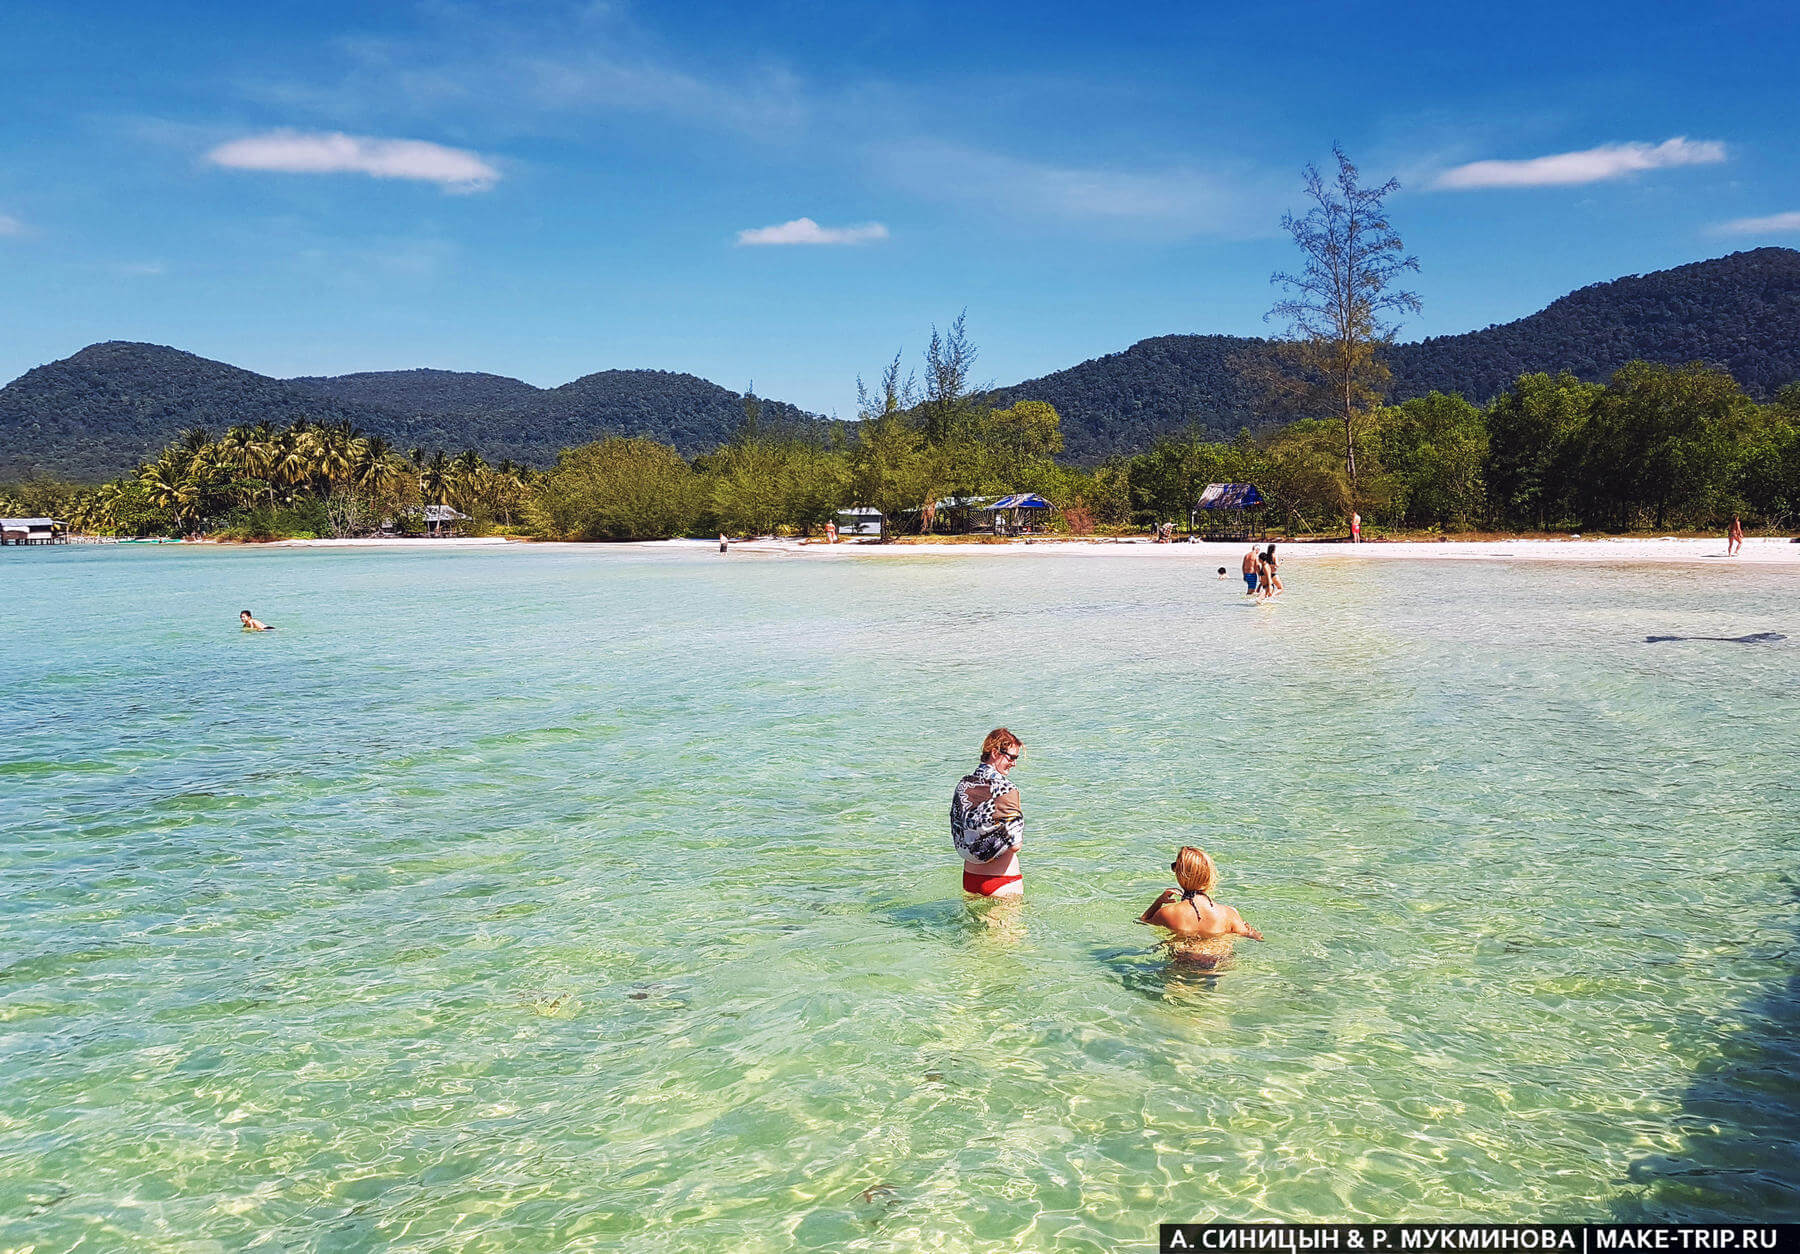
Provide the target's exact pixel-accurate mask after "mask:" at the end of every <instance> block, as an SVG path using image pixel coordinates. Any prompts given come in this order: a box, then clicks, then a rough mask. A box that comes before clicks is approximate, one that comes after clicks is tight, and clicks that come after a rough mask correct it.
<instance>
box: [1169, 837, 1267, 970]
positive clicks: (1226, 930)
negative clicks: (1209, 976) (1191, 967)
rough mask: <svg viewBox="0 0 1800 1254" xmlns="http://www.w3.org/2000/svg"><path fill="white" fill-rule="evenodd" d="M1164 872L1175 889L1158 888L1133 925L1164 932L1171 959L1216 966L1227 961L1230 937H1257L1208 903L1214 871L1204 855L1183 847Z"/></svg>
mask: <svg viewBox="0 0 1800 1254" xmlns="http://www.w3.org/2000/svg"><path fill="white" fill-rule="evenodd" d="M1169 869H1170V870H1171V871H1173V872H1175V882H1176V883H1177V884H1179V885H1180V886H1181V887H1179V888H1165V889H1163V890H1162V893H1161V894H1160V895H1159V896H1158V897H1157V898H1156V900H1155V901H1153V902H1151V903H1150V908H1149V909H1148V910H1146V911H1144V913H1143V914H1141V915H1139V916H1138V922H1139V923H1147V924H1149V925H1150V926H1152V927H1165V928H1168V929H1169V932H1170V934H1171V935H1170V940H1169V948H1170V949H1171V950H1172V951H1173V952H1174V954H1175V956H1176V957H1178V958H1185V959H1188V960H1189V961H1192V962H1199V963H1202V964H1204V965H1206V966H1217V965H1218V964H1219V963H1221V962H1223V961H1224V960H1225V959H1227V958H1229V957H1230V956H1231V945H1232V937H1234V936H1248V937H1249V938H1250V939H1251V940H1256V941H1259V940H1261V939H1262V938H1263V936H1262V933H1261V932H1259V931H1257V930H1256V929H1255V928H1253V927H1251V926H1250V925H1249V924H1248V923H1246V922H1244V917H1243V916H1242V915H1240V914H1239V913H1238V912H1237V911H1236V910H1233V909H1232V908H1231V907H1230V906H1221V905H1219V904H1218V903H1217V902H1215V901H1214V900H1213V899H1212V897H1211V895H1210V894H1211V893H1212V890H1213V886H1214V885H1215V884H1217V883H1218V879H1219V868H1218V866H1217V865H1215V864H1214V862H1213V860H1212V859H1211V858H1209V857H1207V856H1206V851H1205V850H1203V849H1196V848H1195V847H1194V846H1192V845H1183V846H1182V847H1181V851H1180V852H1179V853H1177V854H1176V855H1175V861H1173V862H1171V863H1170V864H1169Z"/></svg>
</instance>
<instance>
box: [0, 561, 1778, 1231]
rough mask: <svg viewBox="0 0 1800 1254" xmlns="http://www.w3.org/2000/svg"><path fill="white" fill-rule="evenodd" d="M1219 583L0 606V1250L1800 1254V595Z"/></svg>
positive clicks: (650, 568)
mask: <svg viewBox="0 0 1800 1254" xmlns="http://www.w3.org/2000/svg"><path fill="white" fill-rule="evenodd" d="M1214 565H1216V563H1214V562H1210V561H1198V560H1196V561H1177V560H1163V559H1161V558H1159V559H1155V560H1152V559H1148V558H1135V559H1133V558H1117V559H1114V558H1074V557H1062V556H1053V555H1042V554H1033V555H1030V556H1023V555H1020V556H1016V557H1012V558H1006V559H999V560H996V559H994V558H991V557H986V556H980V557H967V558H960V557H959V558H931V559H919V558H896V559H890V558H886V557H878V558H872V559H853V560H817V561H815V560H806V559H798V558H783V557H776V556H767V557H759V556H755V555H751V554H747V553H734V554H733V555H731V556H730V557H728V558H724V559H721V558H719V557H718V555H716V554H712V553H705V552H692V551H682V552H673V551H658V550H643V549H639V550H629V549H608V548H561V547H536V548H530V549H525V548H509V549H506V550H504V551H493V550H489V551H480V550H466V551H455V552H452V551H438V552H427V553H421V552H412V551H408V552H391V551H390V552H369V551H356V552H346V551H319V550H285V551H275V550H263V551H207V550H191V549H159V550H154V551H136V552H133V551H127V550H102V549H66V550H56V551H50V550H27V551H23V552H13V551H8V553H7V554H6V555H5V556H4V557H0V586H3V587H4V590H5V605H6V610H5V614H4V626H3V627H0V632H3V633H4V636H3V640H4V647H3V648H0V1248H3V1249H8V1250H11V1249H31V1250H34V1251H48V1250H66V1249H74V1248H82V1249H123V1248H139V1249H168V1250H184V1251H185V1250H205V1249H237V1248H267V1249H282V1250H292V1249H316V1250H365V1249H367V1250H374V1249H384V1248H405V1249H412V1250H439V1249H442V1250H449V1249H456V1250H479V1249H492V1250H520V1249H561V1248H578V1249H579V1248H594V1249H598V1248H617V1247H624V1248H629V1249H635V1250H671V1251H673V1250H692V1249H702V1248H730V1249H734V1250H778V1249H791V1248H822V1249H852V1250H915V1249H944V1250H959V1249H990V1248H1010V1249H1022V1250H1064V1249H1067V1250H1076V1249H1095V1250H1100V1249H1112V1248H1121V1247H1135V1248H1141V1247H1143V1246H1144V1245H1145V1244H1146V1243H1148V1242H1149V1241H1151V1240H1153V1239H1154V1233H1155V1224H1156V1223H1157V1221H1159V1220H1164V1219H1211V1218H1223V1219H1240V1220H1250V1219H1269V1218H1280V1219H1291V1220H1310V1219H1367V1218H1375V1219H1414V1220H1425V1219H1476V1218H1480V1219H1495V1220H1535V1219H1567V1220H1582V1219H1607V1218H1613V1217H1625V1218H1635V1217H1652V1218H1660V1217H1682V1218H1696V1217H1732V1218H1758V1219H1788V1220H1794V1219H1800V1201H1797V1200H1796V1197H1797V1192H1796V1190H1800V1081H1797V1080H1796V1075H1797V1074H1800V1045H1797V1044H1796V1040H1797V1036H1800V1033H1797V1030H1796V1029H1797V1028H1800V982H1796V980H1795V974H1794V972H1795V962H1794V959H1795V955H1796V952H1797V950H1800V945H1797V943H1796V930H1797V929H1800V909H1797V907H1796V894H1797V892H1800V874H1797V869H1796V854H1797V853H1800V818H1797V815H1800V752H1796V744H1795V741H1796V735H1795V733H1796V728H1797V727H1800V718H1797V717H1796V715H1797V714H1800V623H1796V621H1795V616H1794V607H1795V606H1796V604H1800V570H1783V569H1779V568H1769V567H1764V568H1760V569H1730V568H1720V567H1719V566H1717V565H1709V566H1708V567H1706V568H1704V569H1687V568H1649V567H1640V568H1624V569H1611V570H1604V569H1588V568H1557V567H1554V566H1548V565H1510V564H1505V563H1452V562H1443V563H1437V562H1414V563H1400V562H1395V563H1374V562H1370V563H1361V562H1354V561H1338V562H1329V561H1325V560H1322V559H1320V560H1315V559H1312V558H1310V557H1309V556H1308V555H1307V554H1305V553H1303V552H1296V553H1295V554H1294V555H1293V557H1292V558H1291V559H1290V560H1289V562H1288V563H1287V564H1285V565H1284V568H1283V574H1284V577H1285V578H1286V580H1287V583H1288V587H1289V589H1290V591H1289V592H1288V594H1287V595H1286V596H1285V597H1284V598H1283V599H1282V600H1281V601H1280V602H1278V603H1276V604H1273V605H1270V606H1267V607H1254V606H1248V605H1245V604H1242V602H1243V597H1242V595H1241V585H1240V584H1239V583H1238V582H1237V581H1236V580H1235V579H1233V580H1231V581H1229V582H1225V583H1221V582H1219V581H1217V580H1215V579H1214V578H1213V577H1212V575H1211V573H1210V572H1211V570H1212V568H1213V566H1214ZM244 607H248V608H251V609H253V610H254V611H255V612H256V613H257V615H258V616H259V617H261V618H263V619H265V620H267V621H269V622H271V623H274V624H276V625H277V627H278V630H277V631H276V632H274V633H273V634H268V635H261V636H257V635H246V634H243V633H241V632H239V631H238V630H237V629H236V623H235V616H236V613H237V611H238V610H239V609H240V608H244ZM1763 631H1772V632H1779V633H1785V634H1786V635H1787V639H1786V640H1784V641H1779V642H1774V643H1762V644H1735V643H1725V642H1709V641H1671V642H1662V643H1655V644H1650V643H1646V642H1645V636H1646V635H1651V634H1660V635H1683V636H1737V635H1743V634H1747V633H1752V632H1763ZM997 723H1006V724H1008V725H1010V726H1011V727H1012V728H1013V729H1014V730H1015V731H1017V732H1018V733H1019V734H1020V735H1021V736H1023V737H1024V739H1025V740H1026V741H1027V743H1028V745H1029V754H1028V757H1027V760H1026V762H1025V764H1024V765H1023V766H1021V767H1020V768H1019V770H1018V771H1017V772H1016V773H1015V776H1014V778H1015V779H1016V780H1017V782H1018V783H1019V784H1020V786H1021V788H1022V790H1023V793H1024V797H1025V802H1026V814H1027V820H1028V840H1027V847H1026V850H1025V859H1026V871H1027V881H1026V882H1027V894H1028V895H1027V898H1026V900H1025V901H1024V903H1023V905H1022V906H1021V907H1019V908H1016V909H1009V908H1006V907H1003V906H988V907H986V908H971V907H969V906H966V905H965V904H964V902H963V900H962V899H961V896H960V894H959V892H958V891H957V879H956V866H955V863H954V859H953V856H952V855H951V853H950V850H949V848H948V836H947V820H946V814H947V808H948V799H949V792H950V788H951V785H952V784H953V782H954V781H955V779H956V777H957V776H958V775H959V774H961V773H962V772H963V771H964V770H967V769H968V768H969V767H970V766H972V765H973V762H974V750H975V748H976V746H977V745H978V744H979V741H980V738H981V736H982V734H983V733H984V732H986V731H987V729H988V728H989V727H991V726H993V725H995V724H997ZM1184 842H1192V843H1198V844H1201V845H1203V846H1204V847H1206V848H1207V849H1208V850H1209V851H1211V852H1212V853H1213V854H1214V855H1215V857H1216V858H1217V859H1218V861H1219V863H1220V865H1221V868H1222V872H1223V882H1222V884H1221V887H1220V889H1219V891H1218V893H1217V896H1218V897H1219V899H1220V900H1222V901H1226V902H1229V903H1231V904H1235V905H1237V906H1238V907H1239V908H1240V909H1241V910H1242V911H1243V913H1244V914H1245V916H1246V917H1247V918H1249V919H1250V920H1251V921H1252V922H1253V923H1255V924H1256V925H1257V926H1259V927H1260V928H1261V929H1262V930H1263V931H1264V932H1265V933H1266V934H1267V936H1268V938H1269V939H1268V941H1267V943H1266V944H1263V945H1253V944H1248V943H1246V944H1244V945H1243V946H1241V947H1240V949H1239V951H1238V956H1237V959H1236V962H1235V965H1234V966H1233V967H1232V968H1231V969H1228V970H1226V971H1225V972H1223V973H1222V974H1220V975H1217V976H1207V975H1204V974H1201V973H1198V972H1195V971H1193V970H1191V969H1186V968H1183V967H1181V966H1180V965H1177V964H1172V963H1171V962H1170V961H1169V959H1168V958H1167V957H1166V956H1165V955H1164V954H1163V952H1162V951H1160V950H1159V949H1157V948H1156V946H1155V944H1154V937H1152V936H1151V934H1150V933H1149V932H1148V930H1147V929H1144V928H1142V927H1140V926H1138V925H1137V924H1136V923H1135V922H1134V918H1135V916H1136V915H1137V913H1138V912H1139V911H1140V910H1142V908H1143V907H1144V905H1145V904H1146V903H1147V901H1148V900H1149V898H1150V897H1151V896H1153V895H1154V894H1155V893H1156V891H1158V889H1160V888H1161V887H1162V886H1163V885H1164V884H1165V883H1167V882H1168V881H1167V872H1166V867H1167V865H1168V862H1169V860H1170V857H1171V856H1172V854H1173V851H1174V849H1175V848H1176V846H1178V845H1180V844H1182V843H1184Z"/></svg>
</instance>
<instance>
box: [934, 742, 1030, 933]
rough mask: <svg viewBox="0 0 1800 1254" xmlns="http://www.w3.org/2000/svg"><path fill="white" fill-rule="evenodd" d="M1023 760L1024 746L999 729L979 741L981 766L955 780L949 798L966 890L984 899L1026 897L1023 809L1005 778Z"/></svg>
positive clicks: (952, 835)
mask: <svg viewBox="0 0 1800 1254" xmlns="http://www.w3.org/2000/svg"><path fill="white" fill-rule="evenodd" d="M1024 758H1025V742H1024V741H1022V740H1020V739H1019V738H1018V737H1017V736H1015V735H1013V734H1012V733H1011V732H1010V731H1008V730H1006V728H1004V727H996V728H995V729H994V730H993V731H991V732H989V733H988V734H987V738H986V739H985V740H983V741H982V742H981V765H979V766H977V767H976V768H975V769H974V770H973V771H971V772H970V773H969V774H967V775H965V776H963V777H962V779H960V780H958V781H957V784H956V792H955V793H954V794H952V796H951V798H950V840H951V842H952V843H953V844H954V845H955V846H956V852H957V853H959V854H961V855H962V860H963V891H964V892H968V893H974V894H976V895H977V896H981V897H1022V896H1024V894H1025V877H1024V875H1023V874H1022V873H1021V872H1020V870H1019V846H1021V845H1022V844H1024V843H1025V811H1024V808H1023V806H1022V805H1021V803H1020V799H1019V790H1018V787H1017V786H1016V785H1014V784H1013V782H1012V781H1011V780H1009V779H1007V778H1006V773H1007V772H1008V771H1010V770H1012V768H1013V767H1015V766H1017V765H1018V764H1019V763H1020V762H1022V761H1023V760H1024Z"/></svg>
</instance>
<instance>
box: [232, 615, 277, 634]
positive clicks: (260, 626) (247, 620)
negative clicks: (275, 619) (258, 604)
mask: <svg viewBox="0 0 1800 1254" xmlns="http://www.w3.org/2000/svg"><path fill="white" fill-rule="evenodd" d="M238 622H240V623H242V624H243V625H244V630H245V631H274V630H275V629H274V628H273V627H271V626H269V625H268V624H267V623H259V622H257V621H256V619H254V618H252V617H251V616H250V611H249V610H239V611H238Z"/></svg>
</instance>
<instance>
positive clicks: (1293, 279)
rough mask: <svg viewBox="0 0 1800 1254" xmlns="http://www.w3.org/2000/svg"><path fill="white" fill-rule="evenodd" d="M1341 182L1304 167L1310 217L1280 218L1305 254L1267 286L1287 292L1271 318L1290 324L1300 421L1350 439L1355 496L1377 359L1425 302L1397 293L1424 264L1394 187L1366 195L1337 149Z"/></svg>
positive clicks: (1289, 361)
mask: <svg viewBox="0 0 1800 1254" xmlns="http://www.w3.org/2000/svg"><path fill="white" fill-rule="evenodd" d="M1331 151H1332V155H1333V156H1334V157H1336V158H1337V175H1336V177H1335V178H1333V179H1331V180H1330V181H1327V180H1326V178H1325V176H1324V175H1322V174H1321V173H1320V172H1319V170H1318V169H1317V167H1315V166H1311V165H1309V166H1307V167H1306V169H1305V177H1306V196H1307V199H1308V200H1310V201H1311V202H1312V208H1310V209H1308V210H1307V211H1306V213H1305V214H1304V215H1302V216H1300V217H1295V216H1294V215H1293V214H1291V213H1289V214H1284V215H1283V216H1282V219H1281V225H1282V227H1283V229H1285V230H1286V231H1287V232H1288V234H1290V235H1291V236H1293V238H1294V243H1295V244H1296V245H1298V246H1299V248H1300V253H1301V256H1302V258H1303V259H1304V263H1305V264H1304V265H1303V266H1302V267H1301V268H1300V270H1299V272H1298V273H1294V274H1289V273H1285V272H1283V273H1278V274H1276V275H1275V276H1274V277H1273V278H1272V279H1271V280H1270V281H1271V282H1272V283H1275V284H1277V285H1278V286H1280V287H1282V288H1284V289H1285V290H1286V295H1285V296H1283V297H1282V298H1281V299H1280V300H1278V301H1276V302H1275V306H1274V308H1272V309H1271V310H1270V311H1269V313H1268V314H1267V317H1268V318H1279V319H1282V320H1283V321H1285V322H1286V323H1287V337H1286V338H1285V339H1284V340H1283V341H1281V342H1280V344H1279V345H1278V346H1277V353H1278V361H1279V363H1280V365H1281V367H1282V374H1283V376H1284V378H1285V383H1286V384H1287V387H1288V390H1289V392H1290V397H1289V400H1290V403H1294V404H1296V406H1297V407H1298V408H1299V409H1300V410H1301V411H1302V414H1303V416H1306V417H1312V418H1319V419H1324V418H1327V417H1329V418H1330V419H1331V420H1333V421H1334V422H1335V423H1336V424H1337V425H1338V426H1340V427H1341V428H1342V430H1343V433H1344V450H1343V453H1344V471H1345V474H1346V475H1347V476H1348V479H1349V487H1350V493H1351V496H1352V497H1353V498H1354V497H1355V495H1356V480H1357V465H1356V441H1357V433H1358V430H1359V428H1360V427H1361V426H1362V425H1363V424H1364V422H1365V420H1366V419H1367V417H1368V416H1369V415H1370V414H1371V413H1372V412H1373V411H1374V409H1375V408H1376V406H1377V405H1378V404H1379V403H1380V400H1381V397H1382V395H1383V393H1384V392H1385V391H1386V388H1387V384H1388V381H1389V378H1390V375H1389V373H1388V368H1387V366H1386V364H1385V363H1384V362H1383V361H1382V360H1381V350H1382V349H1383V348H1385V347H1386V346H1387V345H1389V344H1391V343H1393V340H1394V334H1395V332H1396V331H1397V330H1398V329H1399V327H1398V324H1397V323H1396V322H1395V321H1394V320H1393V319H1394V318H1395V316H1396V315H1399V314H1403V313H1417V312H1418V310H1419V297H1418V294H1417V293H1415V292H1408V291H1404V290H1402V289H1401V288H1399V287H1398V286H1397V283H1398V281H1399V280H1400V278H1401V276H1402V275H1404V274H1405V273H1406V272H1407V271H1416V270H1417V269H1418V268H1419V260H1418V258H1416V257H1410V256H1408V255H1407V254H1406V249H1405V246H1404V245H1402V244H1401V242H1400V237H1399V236H1398V235H1397V234H1395V233H1394V229H1393V227H1392V226H1391V225H1390V224H1389V222H1388V216H1387V204H1386V201H1387V197H1388V196H1389V195H1391V194H1392V193H1394V192H1396V191H1398V190H1399V189H1400V184H1399V182H1398V181H1396V180H1393V179H1389V180H1388V181H1387V182H1386V183H1383V184H1382V185H1381V186H1379V187H1364V186H1363V185H1362V178H1361V176H1360V175H1359V174H1358V173H1357V169H1356V167H1355V166H1354V165H1353V164H1351V161H1350V158H1349V157H1347V156H1345V155H1344V150H1343V149H1342V148H1341V147H1339V146H1337V145H1333V146H1332V150H1331Z"/></svg>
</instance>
